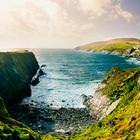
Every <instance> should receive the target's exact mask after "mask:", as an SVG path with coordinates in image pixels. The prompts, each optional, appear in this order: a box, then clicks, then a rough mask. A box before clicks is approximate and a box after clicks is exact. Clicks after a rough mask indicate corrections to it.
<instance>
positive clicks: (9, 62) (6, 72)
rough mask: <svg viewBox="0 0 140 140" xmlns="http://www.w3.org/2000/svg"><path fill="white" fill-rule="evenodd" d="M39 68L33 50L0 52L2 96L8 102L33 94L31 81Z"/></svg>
mask: <svg viewBox="0 0 140 140" xmlns="http://www.w3.org/2000/svg"><path fill="white" fill-rule="evenodd" d="M38 68H39V65H38V62H37V60H36V58H35V56H34V54H33V53H32V52H28V51H22V52H0V96H1V97H2V98H3V100H4V102H5V103H6V104H12V103H17V101H18V100H20V99H22V98H23V97H24V96H29V95H31V89H30V82H31V79H32V77H33V76H34V75H35V74H36V72H37V70H38Z"/></svg>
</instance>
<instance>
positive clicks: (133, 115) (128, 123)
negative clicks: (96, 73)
mask: <svg viewBox="0 0 140 140" xmlns="http://www.w3.org/2000/svg"><path fill="white" fill-rule="evenodd" d="M139 77H140V69H131V70H120V69H118V68H114V69H112V71H111V72H110V73H109V74H108V75H107V76H106V78H105V79H104V81H103V82H104V83H106V84H107V86H106V87H105V88H104V89H102V92H103V93H104V94H106V95H107V96H108V97H110V99H111V100H112V101H115V100H117V99H118V98H120V99H121V100H120V104H119V105H118V107H117V108H116V109H115V111H114V112H113V113H111V114H110V115H108V116H107V117H106V118H104V119H103V120H101V121H99V122H97V123H96V124H93V125H91V126H90V127H88V128H85V129H83V130H81V131H80V132H77V133H75V134H73V135H72V136H71V137H70V140H94V139H96V140H113V139H114V140H116V139H117V140H129V139H130V140H131V139H132V140H138V139H139V138H140V90H139V89H140V87H139V86H140V83H138V79H139Z"/></svg>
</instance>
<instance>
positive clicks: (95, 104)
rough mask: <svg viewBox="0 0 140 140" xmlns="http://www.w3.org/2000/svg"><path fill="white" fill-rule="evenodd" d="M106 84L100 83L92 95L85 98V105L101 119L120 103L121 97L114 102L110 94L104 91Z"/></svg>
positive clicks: (93, 114) (95, 116) (97, 118)
mask: <svg viewBox="0 0 140 140" xmlns="http://www.w3.org/2000/svg"><path fill="white" fill-rule="evenodd" d="M105 86H106V85H105V84H103V83H102V84H100V85H99V86H98V88H97V90H96V91H95V93H94V95H93V96H92V97H87V98H86V99H84V105H85V106H86V107H87V109H88V110H89V113H90V115H91V116H92V117H94V118H95V119H96V120H101V119H103V118H104V117H106V116H107V115H109V114H110V113H111V112H112V111H114V109H115V108H116V107H117V105H118V104H119V101H120V99H118V100H116V101H114V102H112V101H111V100H110V99H109V97H108V96H106V95H104V94H103V93H102V91H101V90H102V89H103V88H104V87H105Z"/></svg>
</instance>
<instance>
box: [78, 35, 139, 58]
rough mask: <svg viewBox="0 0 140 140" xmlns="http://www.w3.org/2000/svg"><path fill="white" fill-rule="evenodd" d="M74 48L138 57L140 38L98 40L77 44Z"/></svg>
mask: <svg viewBox="0 0 140 140" xmlns="http://www.w3.org/2000/svg"><path fill="white" fill-rule="evenodd" d="M76 50H83V51H90V52H97V53H111V54H114V55H124V56H132V57H139V56H140V40H139V39H136V38H119V39H112V40H107V41H99V42H93V43H89V44H86V45H82V46H79V47H77V48H76Z"/></svg>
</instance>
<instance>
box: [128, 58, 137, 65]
mask: <svg viewBox="0 0 140 140" xmlns="http://www.w3.org/2000/svg"><path fill="white" fill-rule="evenodd" d="M126 62H128V63H130V64H135V65H140V61H139V60H138V59H137V58H128V59H127V60H126Z"/></svg>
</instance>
